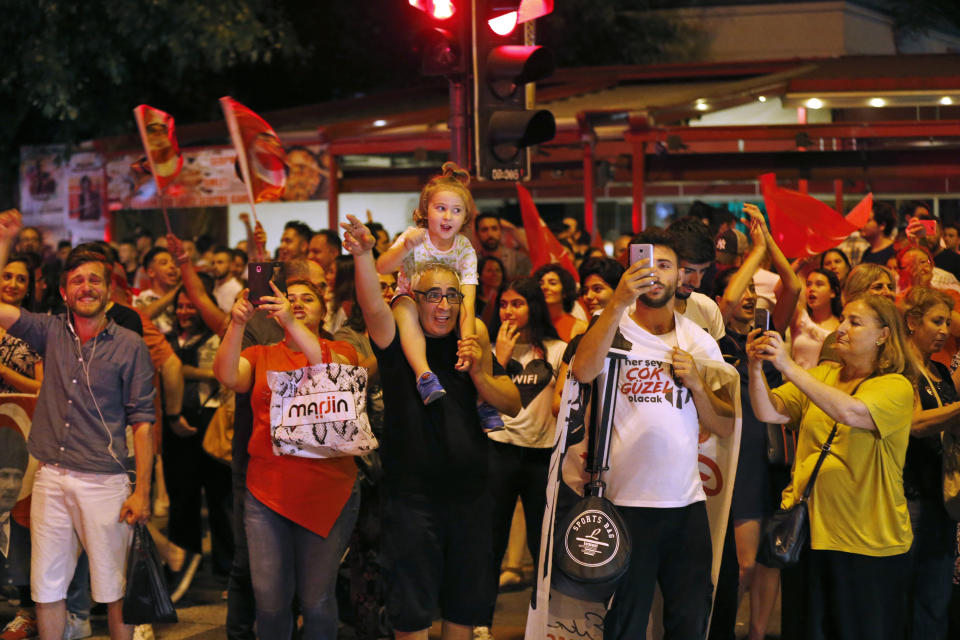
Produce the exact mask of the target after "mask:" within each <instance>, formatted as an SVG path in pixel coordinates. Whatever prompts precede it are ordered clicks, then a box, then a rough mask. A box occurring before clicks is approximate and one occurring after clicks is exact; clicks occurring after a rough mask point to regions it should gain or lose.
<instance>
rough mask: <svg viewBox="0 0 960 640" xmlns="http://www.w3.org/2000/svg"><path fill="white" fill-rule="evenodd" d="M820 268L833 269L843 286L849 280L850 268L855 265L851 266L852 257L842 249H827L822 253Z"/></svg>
mask: <svg viewBox="0 0 960 640" xmlns="http://www.w3.org/2000/svg"><path fill="white" fill-rule="evenodd" d="M820 268H821V269H826V270H827V271H833V273H834V274H835V275H836V276H837V280H839V281H840V286H841V287H842V286H843V285H844V284H845V283H846V281H847V276H848V275H850V269H852V268H853V267H851V266H850V258H848V257H847V254H845V253H844V252H843V250H842V249H827V250H826V251H824V252H823V253H822V254H820Z"/></svg>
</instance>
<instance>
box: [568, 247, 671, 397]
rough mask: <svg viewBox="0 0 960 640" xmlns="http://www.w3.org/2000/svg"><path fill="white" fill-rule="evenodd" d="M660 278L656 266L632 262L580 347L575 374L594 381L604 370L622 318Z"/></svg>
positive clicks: (574, 367) (582, 378) (575, 363)
mask: <svg viewBox="0 0 960 640" xmlns="http://www.w3.org/2000/svg"><path fill="white" fill-rule="evenodd" d="M655 281H656V276H655V274H654V272H653V269H651V268H650V267H645V266H642V265H641V263H639V262H637V263H634V264H632V265H630V268H629V269H627V270H626V272H624V274H623V277H621V278H620V282H619V283H618V284H617V288H616V290H615V291H614V292H613V297H612V298H611V299H610V304H608V305H607V306H606V307H605V308H604V310H603V312H602V313H601V314H600V317H599V318H597V320H596V322H594V323H593V325H592V326H591V327H590V328H589V329H587V332H586V333H585V334H583V338H582V339H581V340H580V345H579V346H578V347H577V357H576V358H575V359H574V361H573V369H572V371H573V376H574V377H575V378H576V379H577V380H579V381H580V382H591V381H592V380H593V379H594V378H596V377H597V376H598V375H600V372H601V371H602V370H603V361H604V359H605V358H606V357H607V352H608V351H609V350H610V345H611V344H613V337H614V336H615V335H617V327H618V326H620V318H622V317H623V314H624V312H626V311H627V310H628V309H630V308H631V307H632V306H633V305H634V304H636V302H637V298H639V297H640V296H641V295H643V294H644V293H646V292H647V291H648V290H649V289H650V288H651V287H652V286H653V283H654V282H655Z"/></svg>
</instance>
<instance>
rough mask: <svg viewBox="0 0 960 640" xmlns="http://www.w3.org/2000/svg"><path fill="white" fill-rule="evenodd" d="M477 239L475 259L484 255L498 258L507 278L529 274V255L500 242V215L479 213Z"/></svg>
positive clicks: (512, 278)
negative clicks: (477, 249)
mask: <svg viewBox="0 0 960 640" xmlns="http://www.w3.org/2000/svg"><path fill="white" fill-rule="evenodd" d="M475 228H476V230H477V241H478V242H479V243H480V251H479V252H478V255H477V259H478V260H479V259H480V258H482V257H484V256H494V257H496V258H499V259H500V262H502V263H503V267H504V269H506V270H507V273H506V274H504V275H505V276H506V279H507V280H514V279H516V278H519V277H521V276H528V275H530V271H531V270H532V269H533V267H532V266H531V265H530V257H529V256H528V255H527V254H525V253H522V252H520V251H515V250H514V249H509V248H507V247H504V246H503V245H501V244H500V238H501V235H502V233H503V227H502V226H501V224H500V217H499V216H496V215H493V214H492V213H481V214H479V215H478V216H477V219H476V227H475Z"/></svg>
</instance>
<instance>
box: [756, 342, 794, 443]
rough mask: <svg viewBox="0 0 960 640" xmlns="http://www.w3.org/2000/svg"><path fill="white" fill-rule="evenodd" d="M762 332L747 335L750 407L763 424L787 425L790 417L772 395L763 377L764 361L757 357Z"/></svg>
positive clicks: (781, 402)
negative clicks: (758, 340) (758, 339)
mask: <svg viewBox="0 0 960 640" xmlns="http://www.w3.org/2000/svg"><path fill="white" fill-rule="evenodd" d="M760 331H761V330H760V329H754V330H753V331H751V332H750V333H749V334H748V335H747V356H748V357H749V365H748V366H749V375H750V380H749V385H750V386H749V388H750V405H751V406H752V408H753V413H754V415H756V416H757V419H758V420H760V421H761V422H769V423H771V424H786V423H788V422H790V416H789V415H788V414H787V413H786V411H784V407H783V401H782V400H780V398H778V397H777V396H775V395H773V394H772V393H770V387H768V386H767V377H766V376H765V375H763V361H762V360H760V358H758V357H757V354H758V350H759V347H760V344H759V343H758V342H757V338H758V337H759V336H760Z"/></svg>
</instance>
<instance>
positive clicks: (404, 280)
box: [377, 162, 503, 428]
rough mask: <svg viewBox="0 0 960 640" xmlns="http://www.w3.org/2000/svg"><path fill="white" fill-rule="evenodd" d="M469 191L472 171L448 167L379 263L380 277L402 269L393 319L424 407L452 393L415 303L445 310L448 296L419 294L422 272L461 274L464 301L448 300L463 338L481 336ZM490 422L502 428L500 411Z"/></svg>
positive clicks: (429, 185) (431, 183) (434, 180)
mask: <svg viewBox="0 0 960 640" xmlns="http://www.w3.org/2000/svg"><path fill="white" fill-rule="evenodd" d="M469 185H470V174H469V173H468V172H467V171H465V170H463V169H461V168H460V167H458V166H457V165H456V163H453V162H447V163H445V164H444V165H443V168H442V169H441V173H440V175H438V176H434V177H433V178H431V179H430V181H429V182H427V184H426V185H425V186H424V187H423V191H421V192H420V203H419V206H418V207H417V210H416V211H414V213H413V220H414V223H415V224H416V226H415V227H410V228H408V229H407V230H406V231H404V232H403V233H402V234H401V235H400V237H399V238H397V241H396V242H395V243H394V244H393V246H392V247H390V249H388V250H387V251H385V252H384V253H383V255H381V256H380V257H379V258H378V259H377V271H378V272H379V273H392V272H393V271H397V270H398V269H399V276H398V278H397V295H396V297H395V298H394V300H393V305H392V306H393V315H394V317H395V318H396V321H397V329H398V331H399V333H400V344H401V346H402V347H403V353H404V355H405V356H406V358H407V362H409V363H410V368H412V369H413V372H414V373H415V374H416V376H417V390H418V391H419V392H420V397H421V398H422V399H423V403H424V404H430V403H431V402H433V401H434V400H437V399H439V398H441V397H442V396H443V395H444V394H445V393H446V392H445V391H444V389H443V386H441V384H440V381H439V380H438V379H437V376H436V374H434V373H433V372H432V371H431V370H430V365H429V363H428V362H427V348H426V340H425V338H424V335H423V330H422V329H421V327H420V318H419V314H418V311H417V305H416V302H415V301H414V299H415V297H416V296H421V297H423V298H424V299H425V300H426V301H427V302H428V303H432V304H438V305H442V304H443V301H444V295H443V292H442V291H415V290H413V289H412V288H411V284H410V282H411V278H412V277H413V275H414V274H415V273H417V271H418V270H420V269H422V268H423V267H425V266H426V265H428V264H431V263H437V262H440V263H443V264H446V265H448V266H450V267H452V268H453V269H455V270H456V271H457V272H458V273H459V274H460V295H459V298H460V299H459V300H457V301H453V300H450V299H449V297H447V298H446V303H447V304H449V305H451V306H453V305H454V304H457V305H459V306H460V313H459V329H460V336H461V337H466V336H472V335H476V319H475V316H474V310H475V305H476V297H477V284H478V283H479V278H478V276H477V254H476V252H475V251H474V250H473V246H472V245H471V244H470V241H469V240H468V239H467V237H466V236H464V235H463V234H461V233H460V230H461V229H462V228H463V226H464V225H466V224H469V223H470V221H471V220H472V219H473V218H474V216H475V215H476V205H475V204H474V202H473V196H472V195H471V194H470V189H469ZM465 367H466V363H464V362H457V368H458V369H460V370H463V369H464V368H465ZM487 413H490V412H487ZM481 417H482V418H483V420H482V422H483V423H484V425H485V427H486V426H489V427H494V428H495V427H496V426H499V427H502V426H503V425H502V422H501V423H500V425H495V424H491V423H488V422H487V420H486V418H487V416H486V414H485V413H484V411H483V407H482V406H481ZM490 419H491V420H493V421H494V422H500V421H499V415H498V414H497V412H496V411H495V410H493V411H492V415H491V416H490Z"/></svg>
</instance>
